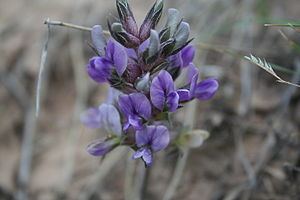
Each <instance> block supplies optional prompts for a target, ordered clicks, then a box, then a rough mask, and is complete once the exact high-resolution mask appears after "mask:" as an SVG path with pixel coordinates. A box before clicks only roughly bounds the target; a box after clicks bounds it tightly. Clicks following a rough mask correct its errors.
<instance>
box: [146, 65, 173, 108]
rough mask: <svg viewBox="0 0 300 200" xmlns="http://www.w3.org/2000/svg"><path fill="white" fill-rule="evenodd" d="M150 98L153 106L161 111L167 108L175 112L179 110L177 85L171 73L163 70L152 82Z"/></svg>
mask: <svg viewBox="0 0 300 200" xmlns="http://www.w3.org/2000/svg"><path fill="white" fill-rule="evenodd" d="M150 97H151V101H152V104H153V105H154V106H155V107H156V108H157V109H159V110H160V111H163V110H164V109H165V108H167V109H168V110H169V111H171V112H173V111H175V110H176V109H177V107H178V103H179V95H178V94H177V92H176V91H175V84H174V81H173V79H172V76H171V75H170V74H169V72H167V71H165V70H162V71H160V72H159V74H158V75H157V76H156V77H155V78H154V79H153V80H152V83H151V87H150Z"/></svg>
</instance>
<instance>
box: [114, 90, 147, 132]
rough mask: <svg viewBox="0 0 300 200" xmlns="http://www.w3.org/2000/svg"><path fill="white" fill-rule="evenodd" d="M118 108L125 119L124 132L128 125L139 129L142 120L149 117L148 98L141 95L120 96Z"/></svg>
mask: <svg viewBox="0 0 300 200" xmlns="http://www.w3.org/2000/svg"><path fill="white" fill-rule="evenodd" d="M119 107H120V110H121V111H122V113H123V114H124V115H125V116H126V118H127V123H126V124H125V126H124V129H125V130H126V129H128V128H129V126H130V125H131V126H133V127H134V128H136V129H141V128H142V124H143V120H147V119H149V118H150V117H151V104H150V102H149V100H148V98H147V97H146V96H145V95H144V94H142V93H132V94H129V95H120V96H119Z"/></svg>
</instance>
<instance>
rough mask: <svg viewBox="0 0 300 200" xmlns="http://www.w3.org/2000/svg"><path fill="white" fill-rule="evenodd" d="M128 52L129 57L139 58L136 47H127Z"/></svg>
mask: <svg viewBox="0 0 300 200" xmlns="http://www.w3.org/2000/svg"><path fill="white" fill-rule="evenodd" d="M126 53H127V56H128V57H129V58H132V59H137V55H136V52H135V50H134V49H131V48H126Z"/></svg>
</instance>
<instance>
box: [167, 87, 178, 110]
mask: <svg viewBox="0 0 300 200" xmlns="http://www.w3.org/2000/svg"><path fill="white" fill-rule="evenodd" d="M166 103H167V107H168V110H169V111H170V112H174V111H176V109H177V108H178V103H179V95H178V94H177V92H175V91H174V92H171V93H169V94H168V97H167V102H166Z"/></svg>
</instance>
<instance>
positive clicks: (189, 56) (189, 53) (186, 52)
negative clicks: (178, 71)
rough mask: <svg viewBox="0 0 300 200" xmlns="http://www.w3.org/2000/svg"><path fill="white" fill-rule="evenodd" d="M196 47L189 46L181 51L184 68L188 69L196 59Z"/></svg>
mask: <svg viewBox="0 0 300 200" xmlns="http://www.w3.org/2000/svg"><path fill="white" fill-rule="evenodd" d="M195 51H196V50H195V47H193V46H192V45H189V46H187V47H184V48H183V49H182V50H181V59H182V67H187V66H188V65H189V64H190V63H191V62H193V59H194V57H195Z"/></svg>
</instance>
